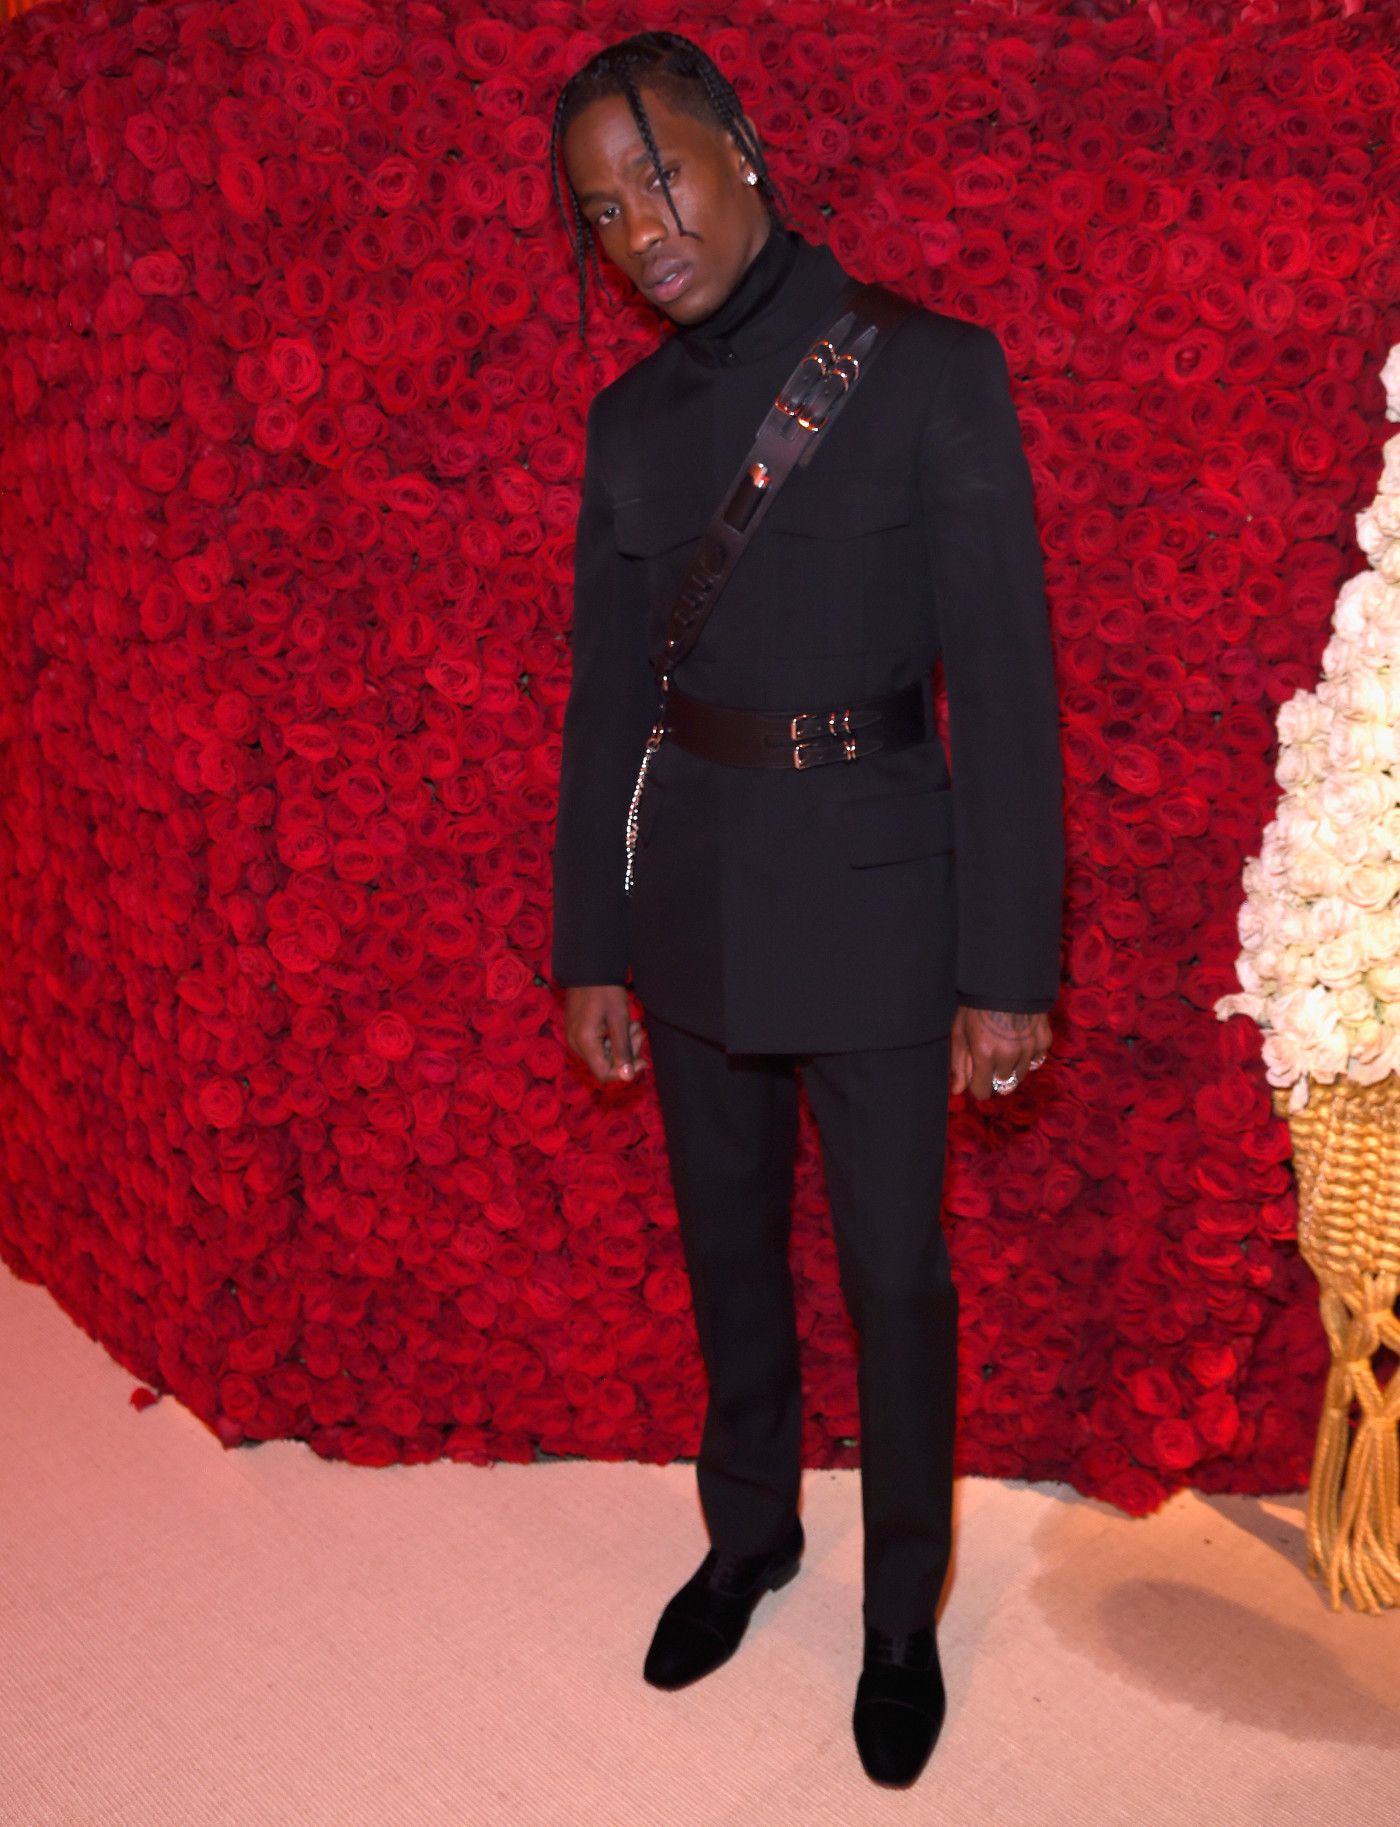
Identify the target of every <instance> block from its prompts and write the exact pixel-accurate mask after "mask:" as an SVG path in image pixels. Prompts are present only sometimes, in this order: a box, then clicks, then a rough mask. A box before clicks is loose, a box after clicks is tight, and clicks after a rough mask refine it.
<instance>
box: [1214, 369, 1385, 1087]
mask: <svg viewBox="0 0 1400 1827" xmlns="http://www.w3.org/2000/svg"><path fill="white" fill-rule="evenodd" d="M1381 380H1382V381H1383V383H1384V385H1385V390H1386V417H1387V418H1389V419H1392V420H1396V421H1400V343H1397V344H1396V346H1395V347H1394V348H1393V349H1392V350H1391V351H1390V355H1389V358H1388V359H1387V361H1386V364H1385V367H1384V368H1383V369H1382V370H1381ZM1356 536H1357V541H1358V543H1359V545H1360V547H1361V549H1362V551H1363V552H1364V553H1365V554H1366V556H1367V558H1368V559H1369V560H1370V561H1371V569H1370V570H1369V571H1363V572H1361V573H1360V574H1359V575H1358V576H1356V577H1353V578H1351V579H1349V580H1348V581H1347V582H1346V583H1345V584H1343V586H1342V588H1341V591H1340V593H1339V594H1338V597H1337V607H1336V611H1335V613H1334V615H1333V617H1332V639H1331V640H1330V641H1329V642H1328V644H1327V648H1326V651H1325V652H1324V654H1323V656H1322V680H1321V683H1320V684H1319V685H1318V688H1317V690H1316V691H1300V692H1297V693H1296V694H1295V695H1294V696H1293V697H1292V698H1290V699H1289V701H1288V703H1287V704H1283V705H1280V707H1279V713H1278V736H1279V757H1278V766H1277V769H1276V772H1277V776H1278V781H1279V785H1280V786H1281V787H1282V788H1283V789H1284V791H1283V797H1282V798H1281V799H1280V801H1279V804H1278V811H1277V813H1276V815H1275V817H1274V820H1273V822H1272V823H1271V824H1270V825H1269V827H1268V828H1267V830H1266V831H1265V833H1264V844H1263V849H1262V851H1261V853H1260V855H1259V856H1257V857H1251V858H1250V860H1249V862H1248V863H1246V864H1245V869H1244V887H1245V902H1244V905H1243V907H1241V909H1240V942H1241V944H1242V945H1243V947H1244V950H1243V952H1242V953H1241V954H1240V958H1239V963H1238V966H1237V969H1238V971H1239V979H1240V985H1241V989H1240V993H1239V994H1238V995H1235V996H1224V997H1222V998H1221V1000H1220V1001H1219V1002H1218V1003H1217V1004H1216V1005H1215V1012H1216V1014H1217V1015H1218V1016H1219V1017H1220V1018H1221V1020H1222V1021H1223V1020H1225V1019H1226V1018H1227V1017H1229V1016H1231V1015H1248V1016H1251V1017H1252V1018H1253V1019H1254V1020H1255V1021H1257V1022H1258V1023H1259V1026H1260V1027H1261V1028H1262V1029H1263V1030H1264V1064H1265V1066H1266V1068H1267V1071H1268V1079H1269V1083H1270V1084H1271V1085H1278V1086H1290V1085H1291V1086H1292V1088H1293V1089H1292V1095H1291V1098H1290V1101H1289V1108H1290V1109H1291V1110H1301V1109H1302V1108H1303V1107H1304V1105H1305V1104H1306V1103H1307V1100H1308V1081H1309V1079H1310V1078H1311V1079H1316V1080H1317V1081H1318V1083H1319V1084H1331V1083H1333V1081H1334V1080H1336V1079H1338V1078H1340V1077H1346V1078H1351V1079H1355V1080H1356V1081H1357V1082H1358V1083H1359V1084H1363V1085H1374V1084H1377V1083H1379V1081H1380V1080H1381V1079H1383V1078H1385V1077H1386V1075H1387V1074H1388V1073H1390V1072H1395V1071H1400V437H1394V438H1391V439H1390V441H1389V442H1388V443H1387V445H1386V447H1385V468H1384V471H1383V473H1382V475H1381V480H1380V489H1379V492H1378V493H1377V495H1376V499H1375V501H1374V502H1373V503H1372V505H1371V506H1370V507H1369V508H1367V509H1366V510H1365V512H1364V513H1361V514H1358V515H1357V517H1356Z"/></svg>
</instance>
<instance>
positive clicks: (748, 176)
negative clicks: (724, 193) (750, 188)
mask: <svg viewBox="0 0 1400 1827" xmlns="http://www.w3.org/2000/svg"><path fill="white" fill-rule="evenodd" d="M744 182H745V183H746V184H757V182H758V173H757V172H756V171H746V172H745V173H744Z"/></svg>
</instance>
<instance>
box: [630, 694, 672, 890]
mask: <svg viewBox="0 0 1400 1827" xmlns="http://www.w3.org/2000/svg"><path fill="white" fill-rule="evenodd" d="M669 684H670V681H669V680H664V681H663V682H662V686H661V712H660V715H659V716H658V717H657V719H656V722H655V723H654V724H653V725H652V726H651V734H650V735H649V736H648V737H647V746H646V752H645V754H644V755H643V756H642V765H641V767H640V768H638V770H637V784H636V786H635V787H633V789H632V803H631V805H629V806H628V808H627V883H626V888H625V892H626V893H627V894H631V892H632V876H633V867H634V865H635V863H636V860H637V829H638V821H639V818H640V815H641V810H642V790H643V788H644V787H645V786H646V784H647V770H648V769H649V768H650V766H651V758H652V756H653V755H654V754H655V753H656V751H657V750H658V749H659V748H660V747H661V744H662V743H663V742H664V741H665V739H666V691H667V687H668V686H669Z"/></svg>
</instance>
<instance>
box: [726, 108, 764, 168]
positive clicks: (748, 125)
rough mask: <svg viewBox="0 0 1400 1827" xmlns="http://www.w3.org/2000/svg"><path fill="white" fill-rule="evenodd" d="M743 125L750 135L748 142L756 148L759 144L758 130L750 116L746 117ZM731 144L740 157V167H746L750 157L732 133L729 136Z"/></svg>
mask: <svg viewBox="0 0 1400 1827" xmlns="http://www.w3.org/2000/svg"><path fill="white" fill-rule="evenodd" d="M743 125H744V132H745V133H746V134H747V135H748V141H749V144H750V146H756V145H757V144H758V128H757V127H755V126H754V124H753V121H752V120H751V119H750V118H749V116H748V115H747V114H746V115H745V116H744V120H743ZM729 143H730V145H731V146H733V148H734V150H735V152H736V153H737V154H738V155H739V166H740V167H742V166H743V165H744V163H745V161H746V160H747V159H748V156H749V155H748V154H747V153H746V152H745V151H744V149H743V147H742V146H741V145H740V144H739V142H738V140H737V139H736V138H735V137H734V135H733V133H732V132H731V133H730V135H729Z"/></svg>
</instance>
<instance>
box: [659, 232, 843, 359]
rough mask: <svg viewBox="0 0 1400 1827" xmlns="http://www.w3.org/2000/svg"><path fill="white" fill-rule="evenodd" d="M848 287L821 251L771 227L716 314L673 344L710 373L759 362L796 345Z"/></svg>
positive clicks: (833, 261)
mask: <svg viewBox="0 0 1400 1827" xmlns="http://www.w3.org/2000/svg"><path fill="white" fill-rule="evenodd" d="M849 284H850V280H849V279H848V278H847V276H846V274H845V273H844V272H843V271H842V270H841V267H840V266H839V265H838V264H837V261H836V258H835V256H834V255H833V254H831V253H830V252H829V251H828V250H827V249H826V248H824V247H813V246H812V244H811V243H810V242H808V241H804V240H803V239H802V237H801V236H800V235H798V234H795V233H794V232H793V231H791V230H789V229H783V228H779V227H778V226H777V225H776V224H775V225H774V228H773V232H772V233H771V234H770V235H769V237H768V239H767V240H766V241H765V242H764V244H763V246H762V248H761V249H760V250H759V252H758V253H757V254H756V255H755V256H754V258H753V259H752V260H751V261H750V263H749V265H748V267H747V268H746V269H745V272H744V275H743V277H742V278H741V279H740V281H739V283H738V285H736V286H735V288H734V290H733V291H732V292H731V293H730V294H729V296H728V298H726V299H725V301H724V303H723V304H722V305H721V306H720V307H719V309H718V310H717V311H713V312H711V314H710V315H709V316H708V317H707V318H704V319H703V320H702V321H701V322H700V323H697V324H689V325H687V327H686V328H685V329H684V330H682V331H681V332H680V334H679V336H678V338H677V340H678V341H679V343H680V345H681V347H682V348H683V349H684V350H685V352H686V354H687V355H689V356H691V357H693V358H694V360H696V361H697V362H700V363H702V364H703V365H704V366H706V367H709V368H733V367H738V366H741V365H742V364H744V363H747V362H755V361H761V360H762V359H763V358H764V357H765V356H768V355H773V354H775V353H776V352H777V351H778V350H779V349H783V348H786V347H787V345H788V344H789V343H791V342H794V341H796V339H797V338H798V337H799V336H801V335H802V333H803V331H804V330H806V329H808V328H809V327H810V326H811V324H812V323H813V321H814V320H815V319H816V318H818V317H819V316H820V315H821V313H822V312H823V311H826V310H828V309H829V308H830V307H831V306H832V305H834V304H835V302H836V300H837V299H838V298H839V297H840V296H841V293H842V292H843V291H844V290H845V288H846V287H847V286H848V285H849Z"/></svg>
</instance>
